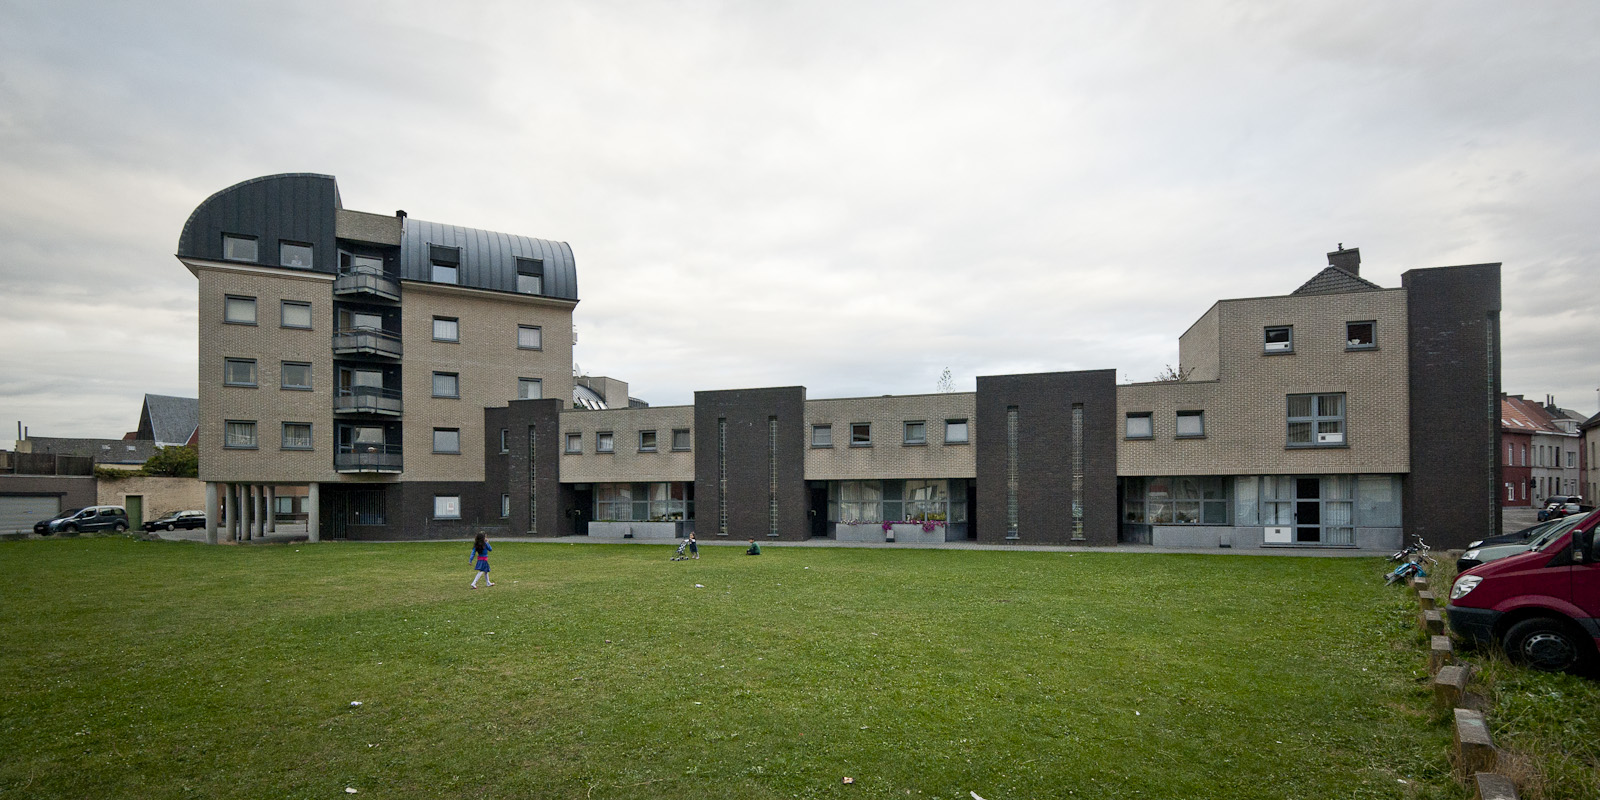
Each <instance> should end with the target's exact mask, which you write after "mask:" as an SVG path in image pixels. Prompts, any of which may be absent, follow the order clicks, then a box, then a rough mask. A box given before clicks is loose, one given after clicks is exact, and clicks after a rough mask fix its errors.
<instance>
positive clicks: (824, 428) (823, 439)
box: [811, 425, 833, 447]
mask: <svg viewBox="0 0 1600 800" xmlns="http://www.w3.org/2000/svg"><path fill="white" fill-rule="evenodd" d="M811 446H812V447H832V446H833V426H832V425H812V426H811Z"/></svg>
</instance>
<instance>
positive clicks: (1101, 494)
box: [976, 369, 1117, 547]
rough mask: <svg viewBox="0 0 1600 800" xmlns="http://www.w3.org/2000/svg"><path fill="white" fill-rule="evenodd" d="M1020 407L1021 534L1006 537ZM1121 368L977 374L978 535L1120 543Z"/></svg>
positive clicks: (995, 540) (990, 539)
mask: <svg viewBox="0 0 1600 800" xmlns="http://www.w3.org/2000/svg"><path fill="white" fill-rule="evenodd" d="M1074 404H1082V405H1083V465H1084V474H1083V537H1084V538H1083V539H1082V540H1076V541H1075V540H1073V538H1072V453H1073V440H1072V407H1073V405H1074ZM1013 407H1014V408H1015V409H1016V411H1017V479H1018V487H1017V538H1016V539H1007V534H1008V527H1009V526H1008V525H1007V514H1006V493H1007V485H1006V484H1007V470H1006V467H1007V458H1008V453H1009V441H1008V437H1007V431H1006V424H1007V412H1008V411H1009V410H1010V409H1012V408H1013ZM1116 433H1117V372H1116V370H1110V369H1102V370H1086V371H1081V372H1051V373H1041V374H1035V375H994V376H979V377H978V430H977V445H978V452H977V462H978V463H977V467H978V506H977V509H976V514H977V520H978V541H980V542H984V543H988V544H1005V543H1015V544H1086V545H1103V546H1106V547H1111V546H1114V545H1116V543H1117V438H1116Z"/></svg>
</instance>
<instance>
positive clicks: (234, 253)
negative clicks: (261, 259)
mask: <svg viewBox="0 0 1600 800" xmlns="http://www.w3.org/2000/svg"><path fill="white" fill-rule="evenodd" d="M222 257H223V258H225V259H227V260H229V261H255V260H256V237H254V236H234V235H233V234H231V233H224V234H222Z"/></svg>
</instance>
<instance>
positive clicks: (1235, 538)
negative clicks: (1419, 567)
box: [1150, 525, 1402, 551]
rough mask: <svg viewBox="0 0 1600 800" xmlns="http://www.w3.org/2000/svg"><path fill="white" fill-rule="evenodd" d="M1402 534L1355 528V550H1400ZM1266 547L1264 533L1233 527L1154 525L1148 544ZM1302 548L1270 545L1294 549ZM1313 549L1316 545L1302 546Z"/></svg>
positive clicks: (1379, 529)
mask: <svg viewBox="0 0 1600 800" xmlns="http://www.w3.org/2000/svg"><path fill="white" fill-rule="evenodd" d="M1401 539H1402V533H1401V530H1400V529H1399V528H1356V529H1355V546H1356V549H1358V550H1386V551H1394V550H1398V549H1400V542H1401ZM1265 543H1266V529H1264V528H1259V527H1234V526H1231V525H1153V526H1151V530H1150V544H1151V545H1152V546H1155V547H1190V548H1196V549H1217V548H1221V547H1232V548H1234V549H1238V550H1256V549H1261V548H1262V547H1264V546H1265ZM1296 546H1301V545H1292V544H1289V545H1273V547H1296ZM1303 546H1308V547H1315V546H1316V545H1303Z"/></svg>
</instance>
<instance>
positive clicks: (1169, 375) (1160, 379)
mask: <svg viewBox="0 0 1600 800" xmlns="http://www.w3.org/2000/svg"><path fill="white" fill-rule="evenodd" d="M1193 372H1194V367H1190V368H1188V369H1179V368H1177V367H1174V366H1172V365H1171V364H1168V365H1167V368H1166V369H1165V370H1163V371H1162V372H1161V374H1159V375H1157V376H1156V382H1157V383H1188V382H1189V375H1190V374H1191V373H1193Z"/></svg>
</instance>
